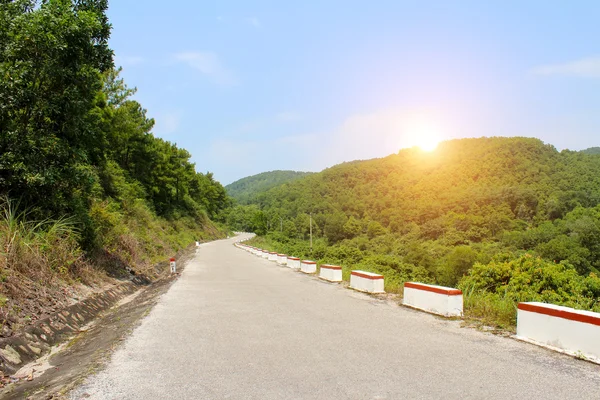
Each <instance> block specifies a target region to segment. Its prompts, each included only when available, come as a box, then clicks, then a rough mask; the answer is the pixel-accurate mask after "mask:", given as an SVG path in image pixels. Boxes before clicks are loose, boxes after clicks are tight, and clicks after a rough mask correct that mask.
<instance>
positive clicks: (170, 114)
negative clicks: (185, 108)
mask: <svg viewBox="0 0 600 400" xmlns="http://www.w3.org/2000/svg"><path fill="white" fill-rule="evenodd" d="M154 119H155V121H156V125H155V127H154V130H153V131H154V132H155V133H156V134H157V135H158V136H165V135H170V134H172V133H175V132H176V131H177V129H179V126H180V125H181V120H182V119H183V112H182V111H167V112H164V113H159V114H158V115H157V116H156V117H155V118H154Z"/></svg>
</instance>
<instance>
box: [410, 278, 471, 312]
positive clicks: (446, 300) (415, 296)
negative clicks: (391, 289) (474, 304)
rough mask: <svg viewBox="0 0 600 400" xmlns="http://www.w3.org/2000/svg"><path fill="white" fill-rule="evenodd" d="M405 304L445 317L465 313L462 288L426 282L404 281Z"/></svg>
mask: <svg viewBox="0 0 600 400" xmlns="http://www.w3.org/2000/svg"><path fill="white" fill-rule="evenodd" d="M403 303H404V305H405V306H410V307H413V308H417V309H419V310H423V311H427V312H430V313H433V314H438V315H443V316H444V317H460V316H462V315H463V294H462V292H461V291H460V290H458V289H454V288H449V287H445V286H437V285H426V284H424V283H417V282H406V283H404V300H403Z"/></svg>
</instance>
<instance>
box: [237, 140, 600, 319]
mask: <svg viewBox="0 0 600 400" xmlns="http://www.w3.org/2000/svg"><path fill="white" fill-rule="evenodd" d="M250 207H252V208H250ZM243 210H244V212H242V211H243ZM243 210H242V209H238V210H237V212H235V211H234V212H232V213H231V214H230V216H231V219H230V222H236V221H237V222H240V223H244V224H246V226H247V227H250V228H251V229H253V230H254V231H255V232H257V233H259V234H261V235H266V236H263V237H261V238H257V239H256V241H255V243H256V244H257V245H260V246H263V247H266V248H270V249H272V250H276V251H280V252H285V253H288V254H294V255H296V256H298V257H310V258H312V259H315V260H318V261H319V262H325V263H336V264H340V265H342V266H343V267H344V268H345V269H344V271H349V269H365V270H370V271H374V272H379V273H383V274H384V275H385V276H386V290H389V291H396V290H400V289H401V284H402V282H404V281H406V280H413V279H415V280H420V281H425V282H431V283H437V284H443V285H449V286H455V285H458V286H459V287H461V288H463V290H465V291H467V290H469V291H470V293H471V295H472V296H475V297H473V298H476V297H477V296H480V300H481V299H484V300H482V301H484V303H483V305H482V303H481V302H479V303H477V302H475V303H469V304H471V305H470V306H469V307H470V311H469V312H470V313H471V315H477V316H481V315H480V314H484V316H485V317H488V315H487V314H488V313H489V312H490V310H492V311H493V312H497V313H498V314H499V315H501V317H499V318H496V317H492V319H493V320H494V322H495V323H498V321H499V320H502V321H504V324H505V325H510V324H511V323H513V322H514V304H515V302H516V301H522V300H536V301H548V302H554V303H559V304H565V305H569V306H576V307H580V308H588V309H600V306H599V303H598V297H599V296H600V280H599V279H598V278H597V277H596V276H595V275H594V273H597V271H598V269H600V158H598V157H596V156H594V155H589V154H586V153H583V152H574V151H568V150H565V151H562V152H558V151H557V150H556V149H555V148H554V147H553V146H551V145H548V144H544V143H543V142H542V141H540V140H538V139H532V138H480V139H461V140H452V141H447V142H444V143H441V144H440V145H439V147H438V149H437V150H436V151H434V152H431V153H427V152H423V151H421V150H418V149H416V148H415V149H406V150H401V151H400V152H399V153H397V154H394V155H391V156H388V157H385V158H382V159H374V160H367V161H358V162H352V163H344V164H340V165H337V166H334V167H332V168H329V169H326V170H324V171H322V172H320V173H318V174H313V175H310V176H307V177H305V178H303V179H300V180H297V181H294V182H290V183H289V184H287V185H284V186H279V187H276V188H273V189H271V190H269V191H268V192H266V193H264V195H263V196H261V198H260V202H258V203H256V204H254V205H251V206H248V207H247V208H245V209H243ZM309 214H312V220H313V233H314V235H313V239H314V246H313V249H312V251H311V250H310V248H309V244H308V241H307V240H306V239H307V238H308V232H309ZM244 217H245V218H246V219H244ZM590 273H591V275H590ZM490 290H491V291H492V292H493V293H489V292H490ZM465 301H466V302H468V301H470V300H468V299H466V300H465ZM486 301H491V302H492V303H493V304H491V305H490V304H486V303H485V302H486ZM477 307H479V308H480V310H483V311H481V313H478V312H476V311H474V310H476V309H477Z"/></svg>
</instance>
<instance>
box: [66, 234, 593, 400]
mask: <svg viewBox="0 0 600 400" xmlns="http://www.w3.org/2000/svg"><path fill="white" fill-rule="evenodd" d="M234 240H237V238H236V239H229V240H221V241H217V242H212V243H207V244H204V245H202V247H201V248H200V249H199V250H198V251H197V255H196V258H195V259H194V260H193V261H191V262H190V263H189V264H188V265H187V266H186V269H185V271H184V272H183V274H182V276H181V278H180V279H179V280H178V281H177V282H176V283H175V284H174V285H173V286H172V287H171V289H170V290H169V291H168V292H167V293H166V294H165V295H164V296H163V297H162V298H161V300H160V301H159V303H158V304H157V305H156V307H155V308H154V309H153V310H152V312H151V313H150V314H149V315H148V316H147V317H146V318H145V319H144V320H143V322H142V323H141V325H140V326H139V327H138V328H137V329H136V330H135V331H134V332H133V333H132V335H131V336H130V337H129V338H128V339H127V340H126V341H125V342H124V344H123V345H122V346H121V347H120V348H119V349H117V350H116V351H115V353H114V354H113V357H112V359H111V360H110V362H109V363H108V365H107V367H106V369H105V370H103V371H101V372H99V373H98V374H96V375H94V376H91V377H90V378H88V379H87V380H86V381H85V382H84V383H83V385H82V386H80V387H79V388H77V389H76V390H74V391H73V392H72V393H71V398H72V399H103V400H104V399H119V400H125V399H145V400H152V399H260V400H266V399H445V400H448V399H561V400H563V399H600V367H599V366H597V365H594V364H590V363H587V362H583V361H578V360H575V359H573V358H570V357H567V356H564V355H560V354H556V353H553V352H550V351H548V350H545V349H541V348H538V347H536V346H533V345H529V344H526V343H522V342H518V341H516V340H513V339H510V338H503V337H498V336H494V335H492V334H488V333H483V332H479V331H477V330H474V329H471V328H461V327H460V322H458V321H447V320H443V319H440V318H436V317H434V316H431V315H428V314H424V313H420V312H417V311H413V310H410V309H405V308H403V307H400V306H396V305H393V304H390V303H389V302H386V301H383V300H378V299H374V298H372V297H369V296H367V295H363V294H360V293H357V292H354V291H352V290H349V289H345V288H343V287H342V286H340V285H336V284H330V283H326V282H322V281H319V280H318V279H316V278H314V277H309V276H306V275H303V274H301V273H299V272H294V271H292V270H290V269H288V268H286V267H281V266H277V265H276V264H275V263H274V262H269V261H267V260H264V259H262V258H258V257H255V256H253V255H251V254H249V253H247V252H245V251H243V250H241V249H237V248H235V247H234V246H232V243H233V242H234ZM599 340H600V339H599Z"/></svg>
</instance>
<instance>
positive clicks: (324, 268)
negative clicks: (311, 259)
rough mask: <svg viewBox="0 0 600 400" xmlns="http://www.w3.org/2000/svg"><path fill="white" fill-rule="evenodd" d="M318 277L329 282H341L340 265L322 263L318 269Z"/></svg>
mask: <svg viewBox="0 0 600 400" xmlns="http://www.w3.org/2000/svg"><path fill="white" fill-rule="evenodd" d="M319 278H321V279H324V280H326V281H329V282H341V281H342V267H340V266H339V265H330V264H323V265H321V269H320V271H319Z"/></svg>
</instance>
